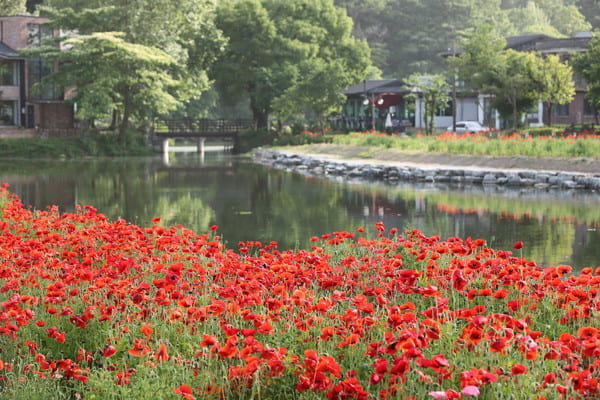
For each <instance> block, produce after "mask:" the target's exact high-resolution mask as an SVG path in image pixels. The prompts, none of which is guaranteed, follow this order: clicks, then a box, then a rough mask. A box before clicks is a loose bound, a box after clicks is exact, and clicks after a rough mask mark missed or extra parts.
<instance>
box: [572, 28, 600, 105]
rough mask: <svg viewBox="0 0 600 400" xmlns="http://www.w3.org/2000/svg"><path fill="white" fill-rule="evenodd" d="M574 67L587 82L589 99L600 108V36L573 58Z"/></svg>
mask: <svg viewBox="0 0 600 400" xmlns="http://www.w3.org/2000/svg"><path fill="white" fill-rule="evenodd" d="M573 67H574V69H575V71H576V72H577V73H579V75H581V77H582V78H583V79H584V80H585V82H586V83H587V86H588V91H587V94H586V97H587V99H588V100H589V102H590V103H591V104H592V106H593V107H594V109H596V110H600V37H598V36H596V37H594V38H593V39H592V40H591V41H590V48H589V50H588V51H587V52H585V53H580V54H578V55H577V56H576V57H575V58H574V59H573Z"/></svg>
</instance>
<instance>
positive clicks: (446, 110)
mask: <svg viewBox="0 0 600 400" xmlns="http://www.w3.org/2000/svg"><path fill="white" fill-rule="evenodd" d="M436 115H437V116H438V117H451V116H452V100H450V101H449V102H448V103H446V106H442V107H440V108H439V109H438V112H437V114H436Z"/></svg>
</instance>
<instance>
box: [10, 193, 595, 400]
mask: <svg viewBox="0 0 600 400" xmlns="http://www.w3.org/2000/svg"><path fill="white" fill-rule="evenodd" d="M0 198H1V199H0V202H1V203H2V204H4V206H3V210H2V211H3V213H2V217H1V218H0V229H1V235H0V249H2V250H1V253H0V254H1V255H2V258H1V265H0V285H1V290H0V300H1V302H0V305H1V308H0V315H1V316H2V318H1V319H0V344H1V348H2V353H0V397H2V398H11V399H31V398H35V399H53V400H54V399H72V398H84V399H86V398H89V399H92V398H93V399H109V398H110V399H130V398H146V397H154V398H165V399H167V398H186V399H194V398H195V399H219V398H226V399H248V398H256V399H258V398H269V399H270V398H277V399H288V398H289V399H325V398H328V399H367V398H378V397H381V398H394V399H415V400H417V399H419V400H420V399H428V398H432V399H445V398H479V399H489V400H491V399H494V400H497V399H513V400H521V399H523V400H525V399H527V400H531V399H538V400H541V399H567V398H582V399H583V398H588V399H593V398H597V396H598V383H597V380H596V375H597V361H595V360H597V359H598V356H599V355H600V332H599V331H598V329H597V328H598V324H597V320H598V307H597V305H596V299H595V295H596V293H597V292H598V290H599V289H600V288H599V286H600V275H599V274H600V270H592V269H590V268H588V269H584V270H582V271H581V272H580V273H576V274H570V272H571V269H570V267H567V266H557V267H550V268H546V269H542V268H540V267H538V266H537V265H536V264H535V262H534V261H528V260H525V259H523V258H522V257H520V256H519V250H514V249H511V250H512V251H514V252H515V254H512V253H511V252H510V251H503V250H494V249H491V248H488V247H487V246H486V243H485V242H484V241H483V240H472V239H465V240H463V239H459V238H451V239H449V240H442V239H440V238H438V237H425V236H423V235H422V234H421V233H420V232H418V231H410V232H406V233H405V234H404V235H400V234H399V232H397V230H396V229H394V228H392V229H389V227H384V226H383V225H382V224H379V223H378V224H376V225H375V226H374V227H365V228H366V229H359V231H358V232H335V233H332V234H327V235H323V236H321V237H314V238H313V244H314V246H313V247H312V248H310V249H298V250H295V251H292V250H284V249H278V248H277V244H276V243H273V242H272V243H264V244H263V243H259V242H254V241H251V242H245V243H239V244H238V247H237V248H235V249H227V248H225V247H224V245H223V244H222V243H221V241H220V238H219V236H218V232H219V230H218V227H213V228H212V229H211V231H210V232H208V233H202V234H195V233H193V232H191V231H189V230H186V229H185V228H182V227H164V226H161V224H160V219H158V218H156V219H154V220H153V221H152V222H150V221H148V222H149V224H148V225H149V227H148V228H141V227H138V226H135V225H130V224H127V223H126V222H125V221H122V220H119V221H115V222H111V221H108V220H107V219H106V217H105V216H103V215H102V214H99V213H98V212H97V211H96V210H95V209H94V208H93V207H91V206H86V207H84V208H82V209H80V210H79V211H78V212H76V213H73V214H59V213H58V211H56V210H55V209H50V210H48V211H44V212H35V213H32V211H30V210H28V209H24V208H23V207H22V205H21V204H20V201H19V199H18V198H16V197H13V196H10V195H9V193H8V192H7V191H6V189H2V191H1V192H0ZM365 231H366V232H365ZM516 240H518V238H516ZM525 245H526V244H525ZM520 246H521V243H520V242H518V243H517V244H516V245H515V248H519V247H520Z"/></svg>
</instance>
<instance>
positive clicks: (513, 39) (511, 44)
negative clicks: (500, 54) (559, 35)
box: [506, 33, 554, 50]
mask: <svg viewBox="0 0 600 400" xmlns="http://www.w3.org/2000/svg"><path fill="white" fill-rule="evenodd" d="M548 39H554V38H551V37H550V36H548V35H544V34H541V33H535V34H530V35H518V36H509V37H507V38H506V48H507V49H515V48H517V47H523V46H524V45H526V44H530V43H531V44H535V43H538V42H540V41H543V40H548ZM515 50H516V49H515Z"/></svg>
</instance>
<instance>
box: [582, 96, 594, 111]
mask: <svg viewBox="0 0 600 400" xmlns="http://www.w3.org/2000/svg"><path fill="white" fill-rule="evenodd" d="M583 115H596V110H595V109H594V106H593V105H592V103H590V101H589V100H588V99H586V98H584V99H583Z"/></svg>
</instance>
